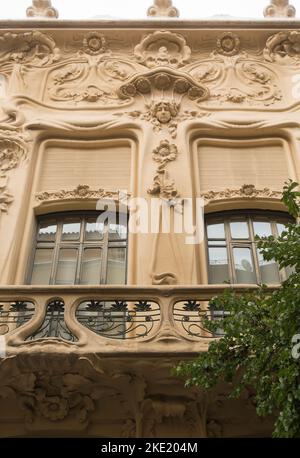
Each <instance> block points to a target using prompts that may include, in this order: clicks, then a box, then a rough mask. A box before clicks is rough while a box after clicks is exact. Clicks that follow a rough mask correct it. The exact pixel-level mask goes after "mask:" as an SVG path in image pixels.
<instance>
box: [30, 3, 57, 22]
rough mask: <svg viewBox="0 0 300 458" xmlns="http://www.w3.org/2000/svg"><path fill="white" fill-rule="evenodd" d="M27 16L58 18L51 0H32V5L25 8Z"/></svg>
mask: <svg viewBox="0 0 300 458" xmlns="http://www.w3.org/2000/svg"><path fill="white" fill-rule="evenodd" d="M26 14H27V17H45V18H53V19H57V18H58V11H57V9H55V8H53V6H52V2H51V0H32V6H30V7H29V8H27V10H26Z"/></svg>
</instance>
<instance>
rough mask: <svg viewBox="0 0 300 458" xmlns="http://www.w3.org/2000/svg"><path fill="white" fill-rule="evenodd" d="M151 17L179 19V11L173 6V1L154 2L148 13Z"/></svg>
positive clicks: (159, 0)
mask: <svg viewBox="0 0 300 458" xmlns="http://www.w3.org/2000/svg"><path fill="white" fill-rule="evenodd" d="M147 16H150V17H161V16H168V17H179V11H178V9H177V8H175V6H173V4H172V0H154V5H152V6H150V8H149V9H148V11H147Z"/></svg>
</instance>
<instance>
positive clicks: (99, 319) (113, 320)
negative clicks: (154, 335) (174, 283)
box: [76, 300, 160, 339]
mask: <svg viewBox="0 0 300 458" xmlns="http://www.w3.org/2000/svg"><path fill="white" fill-rule="evenodd" d="M76 318H77V320H78V322H79V323H80V324H82V325H83V326H85V327H86V328H88V329H89V330H91V331H93V332H95V333H96V334H98V335H100V336H102V337H108V338H110V339H137V338H143V337H147V336H149V334H151V332H153V330H154V328H155V326H158V324H159V322H160V308H159V305H158V304H157V303H156V302H152V301H137V302H131V301H124V300H121V301H120V300H118V301H96V300H91V301H88V302H83V303H81V304H80V305H79V307H78V309H77V311H76Z"/></svg>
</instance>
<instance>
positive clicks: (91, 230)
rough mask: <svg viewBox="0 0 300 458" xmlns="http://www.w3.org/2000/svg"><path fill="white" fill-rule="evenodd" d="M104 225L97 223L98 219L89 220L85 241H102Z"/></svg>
mask: <svg viewBox="0 0 300 458" xmlns="http://www.w3.org/2000/svg"><path fill="white" fill-rule="evenodd" d="M103 233H104V224H103V223H99V224H98V223H97V218H93V219H92V218H91V219H88V220H87V222H86V226H85V240H102V239H103Z"/></svg>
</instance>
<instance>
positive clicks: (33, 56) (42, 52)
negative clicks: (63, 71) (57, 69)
mask: <svg viewBox="0 0 300 458" xmlns="http://www.w3.org/2000/svg"><path fill="white" fill-rule="evenodd" d="M0 50H1V51H0V64H1V63H3V62H9V61H11V62H16V63H18V64H24V65H26V64H27V65H28V64H30V65H32V66H35V67H43V66H45V65H49V64H52V63H53V62H56V61H58V60H59V58H60V51H59V49H58V48H57V47H56V44H55V41H54V40H53V39H52V38H51V37H50V36H48V35H46V34H45V33H42V32H39V31H36V30H35V31H31V32H24V33H11V32H6V33H4V34H3V35H1V36H0Z"/></svg>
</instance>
